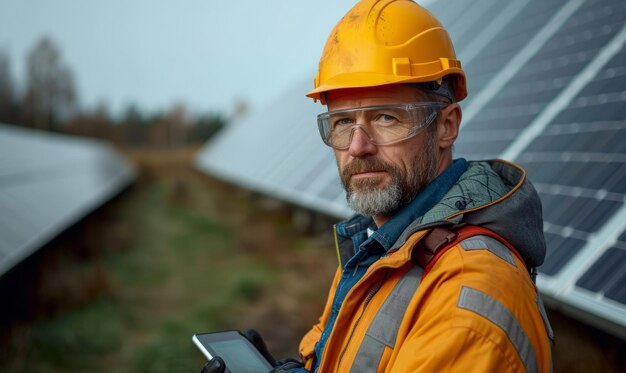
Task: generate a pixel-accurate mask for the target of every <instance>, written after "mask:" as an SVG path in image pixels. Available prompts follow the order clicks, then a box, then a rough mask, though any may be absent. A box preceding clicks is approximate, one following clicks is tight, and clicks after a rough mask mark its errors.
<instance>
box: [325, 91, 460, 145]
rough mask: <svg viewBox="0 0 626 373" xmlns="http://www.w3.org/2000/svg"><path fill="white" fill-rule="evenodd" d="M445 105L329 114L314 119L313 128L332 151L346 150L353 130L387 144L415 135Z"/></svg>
mask: <svg viewBox="0 0 626 373" xmlns="http://www.w3.org/2000/svg"><path fill="white" fill-rule="evenodd" d="M446 106H448V105H447V104H444V103H441V102H420V103H415V104H398V105H381V106H368V107H361V108H354V109H347V110H337V111H329V112H327V113H323V114H320V115H318V116H317V126H318V127H319V130H320V134H321V135H322V139H323V140H324V143H325V144H326V145H328V146H330V147H332V148H334V149H338V150H345V149H348V148H349V147H350V143H351V142H352V135H353V134H354V131H356V130H357V128H360V129H362V130H363V131H364V132H365V133H366V134H367V136H368V138H369V140H370V142H371V143H372V144H374V145H390V144H394V143H397V142H400V141H402V140H405V139H408V138H409V137H413V136H415V135H417V134H418V133H419V132H421V130H423V129H424V128H426V127H428V126H429V125H430V124H431V123H432V122H433V121H434V120H435V118H436V117H437V114H438V113H439V111H440V110H441V109H443V108H444V107H446Z"/></svg>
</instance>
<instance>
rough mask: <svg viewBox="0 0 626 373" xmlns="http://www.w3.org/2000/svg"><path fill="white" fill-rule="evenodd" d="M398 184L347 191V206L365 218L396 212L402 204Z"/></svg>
mask: <svg viewBox="0 0 626 373" xmlns="http://www.w3.org/2000/svg"><path fill="white" fill-rule="evenodd" d="M402 194H403V193H402V188H401V187H400V184H399V183H397V182H394V183H392V184H390V185H387V186H386V187H383V188H381V189H371V190H367V191H359V192H354V191H347V195H346V197H347V200H348V206H350V208H351V209H352V210H354V211H356V212H357V213H359V214H361V215H366V216H375V215H388V214H391V213H393V212H395V211H398V210H399V209H400V207H402V205H403V203H404V198H402Z"/></svg>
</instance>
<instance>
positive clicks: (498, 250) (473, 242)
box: [461, 235, 516, 266]
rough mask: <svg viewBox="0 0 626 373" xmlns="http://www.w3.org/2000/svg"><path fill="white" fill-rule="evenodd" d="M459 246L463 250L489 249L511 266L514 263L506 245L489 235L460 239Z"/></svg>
mask: <svg viewBox="0 0 626 373" xmlns="http://www.w3.org/2000/svg"><path fill="white" fill-rule="evenodd" d="M461 247H463V249H465V250H489V251H490V252H491V253H492V254H494V255H496V256H497V257H499V258H500V259H503V260H505V261H507V262H508V263H509V264H511V265H512V266H516V265H515V259H513V254H511V251H510V250H509V248H508V247H506V245H504V244H503V243H502V242H500V241H498V240H496V239H495V238H492V237H489V236H483V235H479V236H474V237H470V238H468V239H466V240H463V241H461Z"/></svg>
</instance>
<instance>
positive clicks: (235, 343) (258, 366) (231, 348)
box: [211, 339, 267, 373]
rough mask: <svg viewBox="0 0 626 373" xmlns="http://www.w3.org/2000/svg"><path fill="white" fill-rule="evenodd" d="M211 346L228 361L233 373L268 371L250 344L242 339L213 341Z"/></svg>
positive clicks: (227, 364)
mask: <svg viewBox="0 0 626 373" xmlns="http://www.w3.org/2000/svg"><path fill="white" fill-rule="evenodd" d="M211 347H212V348H213V350H214V351H215V353H216V354H217V356H220V357H221V358H222V359H224V362H226V367H227V368H228V370H230V371H231V372H233V373H257V372H259V373H261V372H262V373H267V367H266V366H265V365H263V363H262V362H261V361H260V360H259V358H258V357H257V355H256V353H255V352H254V351H252V350H251V349H250V347H249V346H248V344H246V343H244V342H243V341H241V340H236V339H233V340H230V341H222V342H213V343H211Z"/></svg>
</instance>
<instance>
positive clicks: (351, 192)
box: [327, 85, 439, 217]
mask: <svg viewBox="0 0 626 373" xmlns="http://www.w3.org/2000/svg"><path fill="white" fill-rule="evenodd" d="M420 101H424V99H423V98H422V94H421V92H420V91H418V90H417V89H415V88H411V87H407V86H403V85H394V86H383V87H374V88H366V89H345V90H339V91H331V92H329V93H328V96H327V103H328V110H329V111H336V110H343V109H351V108H358V107H366V106H377V105H389V104H403V103H415V102H420ZM357 120H358V118H357ZM436 127H437V123H436V122H435V123H432V124H431V125H430V127H429V128H427V129H425V130H423V131H422V132H420V133H419V134H418V135H416V136H414V137H411V138H408V139H406V140H404V141H401V142H398V143H395V144H391V145H384V146H380V145H374V144H372V143H371V142H370V141H369V139H368V137H367V134H366V133H365V132H364V131H363V130H361V129H356V130H355V131H354V133H353V135H352V141H351V143H350V147H349V148H348V149H346V150H335V157H336V159H337V166H338V168H339V174H340V176H341V181H342V183H343V185H344V188H345V189H346V193H347V199H348V204H349V205H350V207H351V208H352V209H353V210H355V211H356V212H358V213H360V214H363V215H369V216H374V217H376V216H378V217H381V216H383V217H388V216H390V215H392V214H393V213H395V212H396V211H398V210H399V209H400V208H401V207H402V206H403V205H404V204H405V203H407V202H408V201H410V200H411V199H413V198H414V197H415V196H416V195H417V193H418V192H419V191H420V190H421V189H422V188H423V187H424V186H425V185H427V184H428V183H429V182H430V181H432V180H433V179H434V178H435V176H436V175H437V170H438V163H439V162H438V160H439V156H438V154H439V148H438V146H437V130H436Z"/></svg>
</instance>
